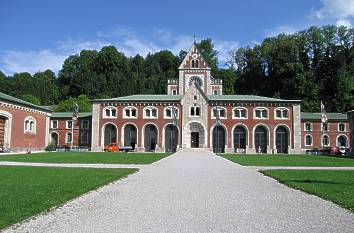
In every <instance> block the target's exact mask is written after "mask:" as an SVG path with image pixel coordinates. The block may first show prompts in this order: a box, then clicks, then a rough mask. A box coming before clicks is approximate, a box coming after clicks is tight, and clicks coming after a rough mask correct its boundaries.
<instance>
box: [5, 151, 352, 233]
mask: <svg viewBox="0 0 354 233" xmlns="http://www.w3.org/2000/svg"><path fill="white" fill-rule="evenodd" d="M7 232H125V233H129V232H144V233H147V232H154V233H155V232H169V233H170V232H218V233H220V232H267V233H268V232H297V233H299V232H321V233H324V232H351V233H352V232H354V215H353V214H351V213H350V212H348V211H346V210H344V209H342V208H340V207H338V206H336V205H334V204H332V203H330V202H327V201H324V200H322V199H320V198H318V197H316V196H313V195H308V194H305V193H303V192H301V191H297V190H293V189H290V188H287V187H286V186H284V185H281V184H279V183H278V182H277V181H275V180H273V179H271V178H269V177H265V176H263V175H262V174H260V173H258V172H257V171H255V170H253V169H247V168H243V167H241V166H238V165H236V164H234V163H232V162H230V161H228V160H225V159H223V158H220V157H218V156H215V155H213V154H212V153H210V152H207V151H205V150H188V151H183V152H179V153H176V154H175V155H173V156H170V157H168V158H166V159H163V160H161V161H158V162H156V163H154V164H152V165H151V166H148V167H146V168H144V169H142V170H141V171H140V172H139V173H136V174H134V175H131V176H129V177H128V178H126V179H124V180H121V181H118V182H116V183H113V184H111V185H108V186H105V187H103V188H101V189H99V190H98V191H94V192H91V193H89V194H87V195H84V196H82V197H80V198H78V199H75V200H73V201H72V202H69V203H68V204H66V205H65V206H63V207H61V208H59V209H56V210H53V211H51V212H49V213H47V214H46V215H41V216H39V217H37V218H36V219H33V220H30V221H28V222H25V223H24V224H22V225H21V226H19V227H18V228H17V229H15V230H13V229H8V230H7Z"/></svg>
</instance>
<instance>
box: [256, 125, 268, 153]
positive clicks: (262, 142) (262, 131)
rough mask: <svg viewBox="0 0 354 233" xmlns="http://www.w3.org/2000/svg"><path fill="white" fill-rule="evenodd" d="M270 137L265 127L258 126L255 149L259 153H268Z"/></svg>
mask: <svg viewBox="0 0 354 233" xmlns="http://www.w3.org/2000/svg"><path fill="white" fill-rule="evenodd" d="M267 145H268V135H267V129H266V128H265V127H264V126H257V128H256V129H255V131H254V147H255V149H256V152H258V153H267Z"/></svg>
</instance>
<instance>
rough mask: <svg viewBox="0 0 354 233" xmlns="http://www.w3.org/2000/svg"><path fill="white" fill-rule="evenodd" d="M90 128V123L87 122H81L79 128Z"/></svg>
mask: <svg viewBox="0 0 354 233" xmlns="http://www.w3.org/2000/svg"><path fill="white" fill-rule="evenodd" d="M89 127H90V122H89V121H88V120H83V121H81V128H82V129H88V128H89Z"/></svg>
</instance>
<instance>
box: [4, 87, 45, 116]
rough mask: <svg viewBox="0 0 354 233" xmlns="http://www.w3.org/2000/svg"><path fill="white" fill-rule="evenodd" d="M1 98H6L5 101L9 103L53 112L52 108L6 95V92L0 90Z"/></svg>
mask: <svg viewBox="0 0 354 233" xmlns="http://www.w3.org/2000/svg"><path fill="white" fill-rule="evenodd" d="M0 100H4V101H6V102H9V103H13V104H18V105H22V106H25V107H29V108H34V109H37V110H42V111H45V112H51V110H49V109H47V108H44V107H41V106H38V105H35V104H32V103H29V102H27V101H24V100H21V99H18V98H16V97H13V96H10V95H6V94H5V93H2V92H0Z"/></svg>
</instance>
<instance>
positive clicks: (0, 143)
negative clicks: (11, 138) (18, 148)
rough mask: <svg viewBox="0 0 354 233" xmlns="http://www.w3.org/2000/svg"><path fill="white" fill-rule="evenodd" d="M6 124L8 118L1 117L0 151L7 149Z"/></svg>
mask: <svg viewBox="0 0 354 233" xmlns="http://www.w3.org/2000/svg"><path fill="white" fill-rule="evenodd" d="M5 123H6V118H5V117H3V116H0V149H4V147H5Z"/></svg>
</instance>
